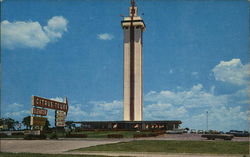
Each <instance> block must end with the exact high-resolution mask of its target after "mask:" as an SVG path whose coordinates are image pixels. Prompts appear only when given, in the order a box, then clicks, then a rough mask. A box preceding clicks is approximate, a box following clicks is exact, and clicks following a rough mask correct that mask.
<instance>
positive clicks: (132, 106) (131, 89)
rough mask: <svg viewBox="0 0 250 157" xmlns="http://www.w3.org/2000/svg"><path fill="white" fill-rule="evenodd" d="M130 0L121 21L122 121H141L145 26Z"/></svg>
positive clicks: (132, 1) (132, 0)
mask: <svg viewBox="0 0 250 157" xmlns="http://www.w3.org/2000/svg"><path fill="white" fill-rule="evenodd" d="M137 11H138V9H137V7H136V6H135V2H134V0H131V6H130V8H129V14H130V16H128V17H124V19H123V21H121V25H122V29H123V32H124V91H123V92H124V121H142V119H143V117H142V115H143V104H142V103H143V101H142V94H143V92H142V33H143V32H144V31H145V29H146V26H145V24H144V22H143V20H142V18H141V17H140V16H138V12H137Z"/></svg>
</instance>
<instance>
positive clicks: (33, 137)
mask: <svg viewBox="0 0 250 157" xmlns="http://www.w3.org/2000/svg"><path fill="white" fill-rule="evenodd" d="M46 138H47V136H46V135H45V134H41V135H25V136H24V139H25V140H45V139H46Z"/></svg>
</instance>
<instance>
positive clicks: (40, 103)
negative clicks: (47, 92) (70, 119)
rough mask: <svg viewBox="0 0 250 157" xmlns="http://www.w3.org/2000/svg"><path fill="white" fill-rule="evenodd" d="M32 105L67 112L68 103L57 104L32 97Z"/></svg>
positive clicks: (56, 102)
mask: <svg viewBox="0 0 250 157" xmlns="http://www.w3.org/2000/svg"><path fill="white" fill-rule="evenodd" d="M32 105H33V106H39V107H43V108H50V109H55V110H61V111H65V112H68V103H67V102H66V103H63V102H58V101H54V100H49V99H45V98H41V97H38V96H33V97H32Z"/></svg>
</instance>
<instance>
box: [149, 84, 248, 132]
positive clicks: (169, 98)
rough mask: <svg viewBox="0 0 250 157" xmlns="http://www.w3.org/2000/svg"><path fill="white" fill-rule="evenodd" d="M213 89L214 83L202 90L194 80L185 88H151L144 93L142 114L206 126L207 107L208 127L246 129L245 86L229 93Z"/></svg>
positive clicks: (197, 126)
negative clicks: (152, 89)
mask: <svg viewBox="0 0 250 157" xmlns="http://www.w3.org/2000/svg"><path fill="white" fill-rule="evenodd" d="M214 90H215V86H212V87H211V88H210V90H209V91H206V90H205V89H204V88H203V86H202V85H201V84H197V85H194V86H193V87H192V88H191V89H190V90H185V91H178V92H174V91H169V90H165V91H160V92H155V91H151V92H149V93H148V94H146V95H145V97H144V98H145V99H144V100H145V105H144V117H145V119H148V120H181V121H182V122H183V125H182V126H183V127H190V128H196V129H206V111H209V128H210V129H216V130H224V131H225V130H230V129H233V128H237V129H247V111H246V110H245V108H247V106H244V105H246V104H247V103H246V102H247V95H246V94H245V93H244V91H245V90H239V91H237V92H235V93H233V94H230V95H215V94H214ZM239 100H241V101H243V102H242V103H240V102H239ZM243 103H244V104H243ZM243 107H245V108H243Z"/></svg>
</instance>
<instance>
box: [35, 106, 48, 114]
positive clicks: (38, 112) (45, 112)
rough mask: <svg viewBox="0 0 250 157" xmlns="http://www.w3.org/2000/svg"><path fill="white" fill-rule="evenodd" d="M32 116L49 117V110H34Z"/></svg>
mask: <svg viewBox="0 0 250 157" xmlns="http://www.w3.org/2000/svg"><path fill="white" fill-rule="evenodd" d="M32 114H35V115H41V116H47V114H48V110H45V109H41V108H34V107H33V108H32Z"/></svg>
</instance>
